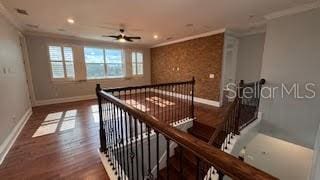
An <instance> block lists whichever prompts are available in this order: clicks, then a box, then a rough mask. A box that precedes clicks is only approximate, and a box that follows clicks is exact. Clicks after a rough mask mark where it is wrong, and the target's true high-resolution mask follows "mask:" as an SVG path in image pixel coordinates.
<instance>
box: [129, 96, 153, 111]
mask: <svg viewBox="0 0 320 180" xmlns="http://www.w3.org/2000/svg"><path fill="white" fill-rule="evenodd" d="M125 102H126V103H127V104H130V105H131V106H133V107H135V108H137V109H139V110H141V111H143V112H147V111H150V109H149V108H146V106H145V105H143V104H141V103H139V102H137V101H136V100H134V99H127V100H126V101H125Z"/></svg>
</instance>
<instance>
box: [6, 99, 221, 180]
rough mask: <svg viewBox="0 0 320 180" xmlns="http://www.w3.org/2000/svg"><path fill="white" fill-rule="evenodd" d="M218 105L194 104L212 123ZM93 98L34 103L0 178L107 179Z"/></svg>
mask: <svg viewBox="0 0 320 180" xmlns="http://www.w3.org/2000/svg"><path fill="white" fill-rule="evenodd" d="M221 110H222V108H215V107H212V106H207V105H203V104H196V105H195V111H196V112H195V113H196V117H197V121H199V122H202V123H204V124H207V125H209V126H213V127H214V125H215V124H217V123H218V122H219V121H220V120H219V119H218V118H217V117H218V114H219V113H220V112H221ZM98 129H99V124H98V107H97V105H96V100H89V101H79V102H74V103H64V104H55V105H49V106H42V107H36V108H34V109H33V114H32V116H31V118H30V119H29V120H28V122H27V123H26V125H25V127H24V128H23V130H22V132H21V134H20V136H19V137H18V138H17V140H16V142H15V144H14V145H13V147H12V148H11V150H10V151H9V153H8V155H7V157H6V158H5V160H4V162H3V163H2V165H1V166H0V179H109V178H108V175H107V174H106V173H105V170H104V168H103V165H102V163H101V161H100V158H99V154H98V150H97V149H98V147H99V136H98Z"/></svg>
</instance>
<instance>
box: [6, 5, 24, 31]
mask: <svg viewBox="0 0 320 180" xmlns="http://www.w3.org/2000/svg"><path fill="white" fill-rule="evenodd" d="M0 14H1V15H3V17H4V18H5V19H6V20H7V21H8V22H9V23H10V24H11V25H12V26H13V27H15V28H16V29H17V30H18V31H20V32H23V30H24V29H23V27H22V26H21V25H20V24H19V22H18V21H17V20H16V18H15V17H14V16H13V15H12V14H11V13H10V12H9V11H8V10H7V8H5V7H4V6H3V4H2V3H1V2H0Z"/></svg>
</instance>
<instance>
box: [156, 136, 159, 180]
mask: <svg viewBox="0 0 320 180" xmlns="http://www.w3.org/2000/svg"><path fill="white" fill-rule="evenodd" d="M156 138H157V150H156V152H157V178H158V179H159V175H160V174H159V172H160V167H159V132H157V131H156Z"/></svg>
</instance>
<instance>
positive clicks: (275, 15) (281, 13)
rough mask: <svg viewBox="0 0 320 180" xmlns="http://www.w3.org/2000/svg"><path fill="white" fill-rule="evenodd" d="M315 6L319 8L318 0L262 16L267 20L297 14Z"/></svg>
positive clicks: (319, 2)
mask: <svg viewBox="0 0 320 180" xmlns="http://www.w3.org/2000/svg"><path fill="white" fill-rule="evenodd" d="M316 8H320V1H316V2H312V3H307V4H303V5H300V6H296V7H293V8H289V9H285V10H282V11H277V12H273V13H270V14H267V15H265V16H264V17H265V18H266V19H267V20H272V19H276V18H279V17H283V16H289V15H293V14H298V13H301V12H305V11H309V10H312V9H316Z"/></svg>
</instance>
